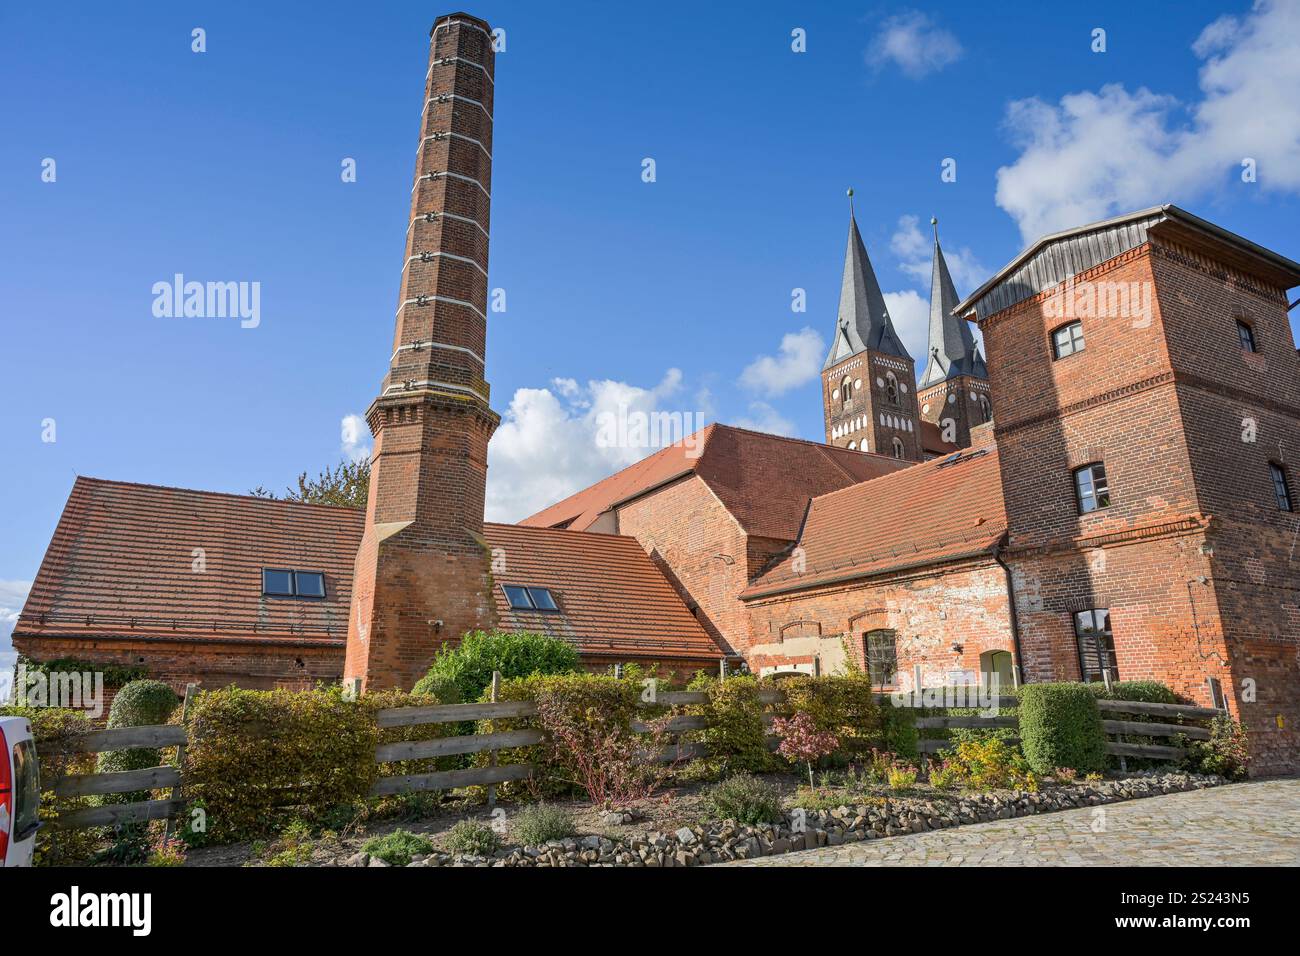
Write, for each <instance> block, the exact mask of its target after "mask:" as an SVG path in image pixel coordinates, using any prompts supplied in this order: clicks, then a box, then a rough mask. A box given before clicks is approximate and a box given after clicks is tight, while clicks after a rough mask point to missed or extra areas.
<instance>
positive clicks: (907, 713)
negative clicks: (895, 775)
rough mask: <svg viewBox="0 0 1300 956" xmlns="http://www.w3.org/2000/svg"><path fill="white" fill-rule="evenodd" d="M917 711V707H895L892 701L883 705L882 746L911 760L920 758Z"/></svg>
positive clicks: (881, 715)
mask: <svg viewBox="0 0 1300 956" xmlns="http://www.w3.org/2000/svg"><path fill="white" fill-rule="evenodd" d="M916 711H917V709H916V708H915V707H895V706H894V705H893V703H892V702H888V703H886V704H885V705H884V706H883V707H881V709H880V719H881V724H882V728H881V737H882V740H881V746H882V747H883V748H884V749H885V750H888V751H890V752H891V753H896V754H898V755H899V756H900V757H906V758H907V759H909V760H916V759H917V758H918V756H919V754H920V752H919V751H918V750H917V749H916V745H917V740H918V739H919V737H918V735H917V732H916V718H917V713H916Z"/></svg>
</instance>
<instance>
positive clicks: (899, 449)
mask: <svg viewBox="0 0 1300 956" xmlns="http://www.w3.org/2000/svg"><path fill="white" fill-rule="evenodd" d="M894 457H895V458H902V457H903V440H902V439H901V438H895V439H894Z"/></svg>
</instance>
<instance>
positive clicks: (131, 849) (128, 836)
mask: <svg viewBox="0 0 1300 956" xmlns="http://www.w3.org/2000/svg"><path fill="white" fill-rule="evenodd" d="M110 832H111V834H112V836H111V837H110V838H109V839H110V842H109V844H108V846H107V847H106V848H104V849H102V850H100V851H99V852H98V853H96V854H95V856H94V858H93V860H92V862H94V863H108V864H113V865H116V866H136V865H138V864H140V863H145V862H147V861H148V859H149V855H150V853H151V852H152V850H153V845H152V841H151V840H150V837H149V824H148V823H145V822H143V821H138V820H126V821H123V822H122V823H119V824H117V826H115V827H113V828H112V830H111V831H110Z"/></svg>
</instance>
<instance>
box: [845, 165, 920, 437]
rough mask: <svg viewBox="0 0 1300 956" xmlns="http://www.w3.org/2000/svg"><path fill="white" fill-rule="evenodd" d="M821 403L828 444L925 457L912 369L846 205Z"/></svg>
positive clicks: (912, 365)
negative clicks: (844, 240) (843, 247)
mask: <svg viewBox="0 0 1300 956" xmlns="http://www.w3.org/2000/svg"><path fill="white" fill-rule="evenodd" d="M849 195H850V196H852V195H853V193H852V191H851V190H850V192H849ZM822 408H823V412H824V417H825V423H826V443H827V444H829V445H835V446H837V447H839V448H849V449H853V450H856V451H870V452H875V453H877V454H881V455H890V456H892V457H894V458H902V459H906V460H908V461H920V460H921V459H922V458H923V457H924V450H923V448H922V440H921V423H920V418H919V416H918V415H917V403H916V371H915V366H914V364H913V362H912V356H910V355H909V354H908V353H907V349H905V348H904V347H903V343H902V341H901V340H900V339H899V337H898V333H897V332H895V331H894V323H893V321H892V320H891V319H890V317H889V309H888V308H886V306H885V297H884V296H883V295H882V294H881V292H880V283H879V282H877V281H876V273H875V271H874V270H873V269H872V268H871V260H870V259H869V258H868V257H867V250H866V248H865V247H864V246H863V244H862V236H861V234H860V233H859V232H858V223H857V220H856V219H855V218H854V215H853V213H852V210H851V209H850V212H849V241H848V248H847V249H846V250H845V253H844V279H843V283H842V285H841V287H840V308H839V315H838V317H837V319H836V324H835V331H834V334H833V336H832V339H831V348H830V352H829V353H828V354H827V356H826V363H825V364H824V365H823V366H822Z"/></svg>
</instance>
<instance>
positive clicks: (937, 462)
mask: <svg viewBox="0 0 1300 956" xmlns="http://www.w3.org/2000/svg"><path fill="white" fill-rule="evenodd" d="M979 450H981V451H984V452H985V454H982V455H976V454H973V453H972V454H971V455H970V456H969V459H979V458H990V459H996V458H997V454H998V452H997V448H996V447H993V448H987V449H979ZM965 451H967V449H965V448H961V449H958V450H957V451H955V452H950V453H949V454H947V455H943V456H941V457H939V458H931V459H930V460H929V461H918V462H914V463H913V464H911V465H909V466H908V467H906V468H899V469H898V470H897V471H887V472H885V473H884V474H883V475H874V476H872V477H871V478H864V479H862V480H861V481H858V482H855V483H854V484H851V485H846V486H845V487H843V488H836V489H835V490H834V491H828V492H826V493H825V494H820V495H817V496H815V497H814V498H813V499H812V500H813V501H814V502H817V501H822V500H824V499H826V498H831V497H833V496H834V495H839V494H843V493H844V492H846V491H852V490H854V489H855V488H860V487H861V486H862V485H866V484H870V483H871V482H873V481H883V480H884V479H886V478H894V477H897V476H899V475H914V474H916V471H915V469H917V468H920V467H924V466H926V465H929V466H930V470H932V471H938V470H939V466H941V465H942V464H943V463H944V462H945V461H947V460H948V459H949V458H951V457H952V456H953V455H958V454H962V453H963V452H965ZM962 457H963V458H967V456H965V455H963V456H962ZM953 464H954V465H957V464H961V461H960V460H959V461H955V462H953Z"/></svg>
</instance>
